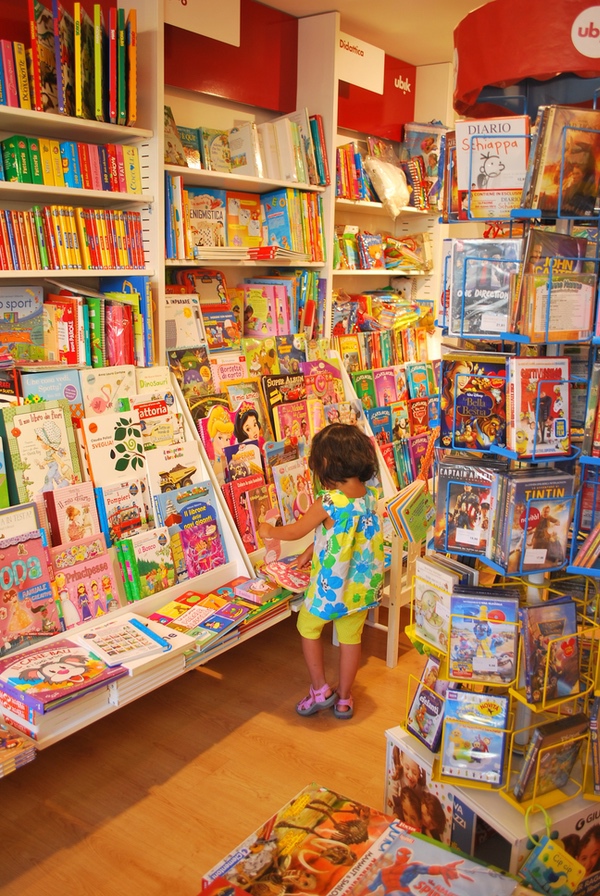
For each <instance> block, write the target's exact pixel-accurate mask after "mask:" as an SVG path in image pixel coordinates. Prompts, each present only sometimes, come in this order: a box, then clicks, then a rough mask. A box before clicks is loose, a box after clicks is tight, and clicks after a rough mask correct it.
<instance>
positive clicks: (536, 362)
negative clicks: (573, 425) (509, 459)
mask: <svg viewBox="0 0 600 896" xmlns="http://www.w3.org/2000/svg"><path fill="white" fill-rule="evenodd" d="M569 378H570V360H569V358H511V359H510V360H509V383H510V387H509V401H510V420H509V424H510V425H509V427H508V447H509V448H510V449H511V450H513V451H516V452H517V454H518V455H519V458H521V459H525V458H533V457H550V456H554V455H556V456H563V457H564V456H567V455H569V454H570V452H571V435H570V420H571V416H570V384H569Z"/></svg>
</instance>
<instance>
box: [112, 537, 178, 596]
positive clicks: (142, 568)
mask: <svg viewBox="0 0 600 896" xmlns="http://www.w3.org/2000/svg"><path fill="white" fill-rule="evenodd" d="M117 556H118V557H119V563H120V564H121V569H122V571H123V578H124V580H125V588H126V589H127V592H128V593H127V597H128V600H142V599H143V598H144V597H148V595H150V594H156V593H157V592H158V591H164V589H165V588H170V587H171V585H174V584H175V566H174V563H173V555H172V553H171V545H170V538H169V530H168V529H167V527H166V526H157V527H156V528H155V529H149V530H148V531H146V532H138V534H137V535H132V536H131V537H130V538H124V539H122V540H121V541H119V542H118V543H117Z"/></svg>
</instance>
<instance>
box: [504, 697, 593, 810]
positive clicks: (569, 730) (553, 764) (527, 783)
mask: <svg viewBox="0 0 600 896" xmlns="http://www.w3.org/2000/svg"><path fill="white" fill-rule="evenodd" d="M589 726H590V720H589V718H588V716H587V715H586V714H585V713H583V712H579V713H576V714H575V715H568V716H562V717H560V718H558V719H556V720H555V721H551V722H543V723H542V724H541V725H537V726H536V727H535V728H534V729H533V732H532V734H531V738H530V741H529V744H528V745H527V749H526V751H525V756H524V757H523V765H522V767H521V771H520V773H519V775H518V776H517V779H516V781H515V782H514V784H513V785H512V792H513V796H514V798H515V799H516V800H517V801H518V802H523V801H526V800H529V799H537V797H539V796H542V795H543V794H544V793H549V792H550V791H551V790H559V789H561V788H563V787H565V785H566V784H567V782H568V781H569V778H570V777H571V773H572V771H573V766H574V765H575V763H576V761H577V758H578V756H579V753H580V751H581V746H582V744H583V743H584V742H585V740H586V738H587V733H588V730H589Z"/></svg>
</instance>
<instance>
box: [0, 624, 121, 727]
mask: <svg viewBox="0 0 600 896" xmlns="http://www.w3.org/2000/svg"><path fill="white" fill-rule="evenodd" d="M124 675H127V669H125V668H124V667H123V666H113V667H108V666H107V665H106V663H104V662H102V660H100V659H98V658H97V657H96V656H95V655H94V653H93V652H92V651H91V650H89V649H87V648H85V647H82V646H81V645H80V644H78V643H77V642H75V641H73V640H72V639H70V638H60V639H59V640H57V641H53V642H52V643H51V644H47V645H44V644H40V645H39V646H36V647H33V648H30V649H29V650H27V651H26V652H24V653H19V654H17V655H16V656H9V657H5V658H2V659H0V690H1V691H3V692H4V693H5V694H8V695H9V696H11V697H14V698H15V699H16V700H19V701H21V702H22V703H24V704H25V705H26V706H29V707H31V708H32V709H35V710H36V711H37V712H41V713H47V712H51V711H52V710H54V709H57V708H58V707H59V706H63V705H64V704H65V703H70V702H71V701H72V700H75V699H77V698H78V697H83V696H85V695H86V694H89V693H90V692H91V691H93V690H96V688H101V687H106V685H107V684H110V682H113V681H116V680H117V679H118V678H122V677H123V676H124Z"/></svg>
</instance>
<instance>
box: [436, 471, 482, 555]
mask: <svg viewBox="0 0 600 896" xmlns="http://www.w3.org/2000/svg"><path fill="white" fill-rule="evenodd" d="M496 485H497V471H496V469H495V468H494V467H493V466H490V467H486V466H476V465H475V464H468V463H467V462H466V461H464V460H461V461H455V460H452V459H443V460H442V461H441V462H440V463H439V466H438V480H437V486H436V515H435V528H434V536H433V538H434V546H435V550H436V551H439V552H440V553H446V552H450V553H458V554H471V555H475V556H477V555H480V556H481V555H485V553H486V548H487V544H488V540H489V535H490V530H489V517H490V514H491V513H492V511H493V508H494V507H495V496H496ZM486 522H487V525H486Z"/></svg>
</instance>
